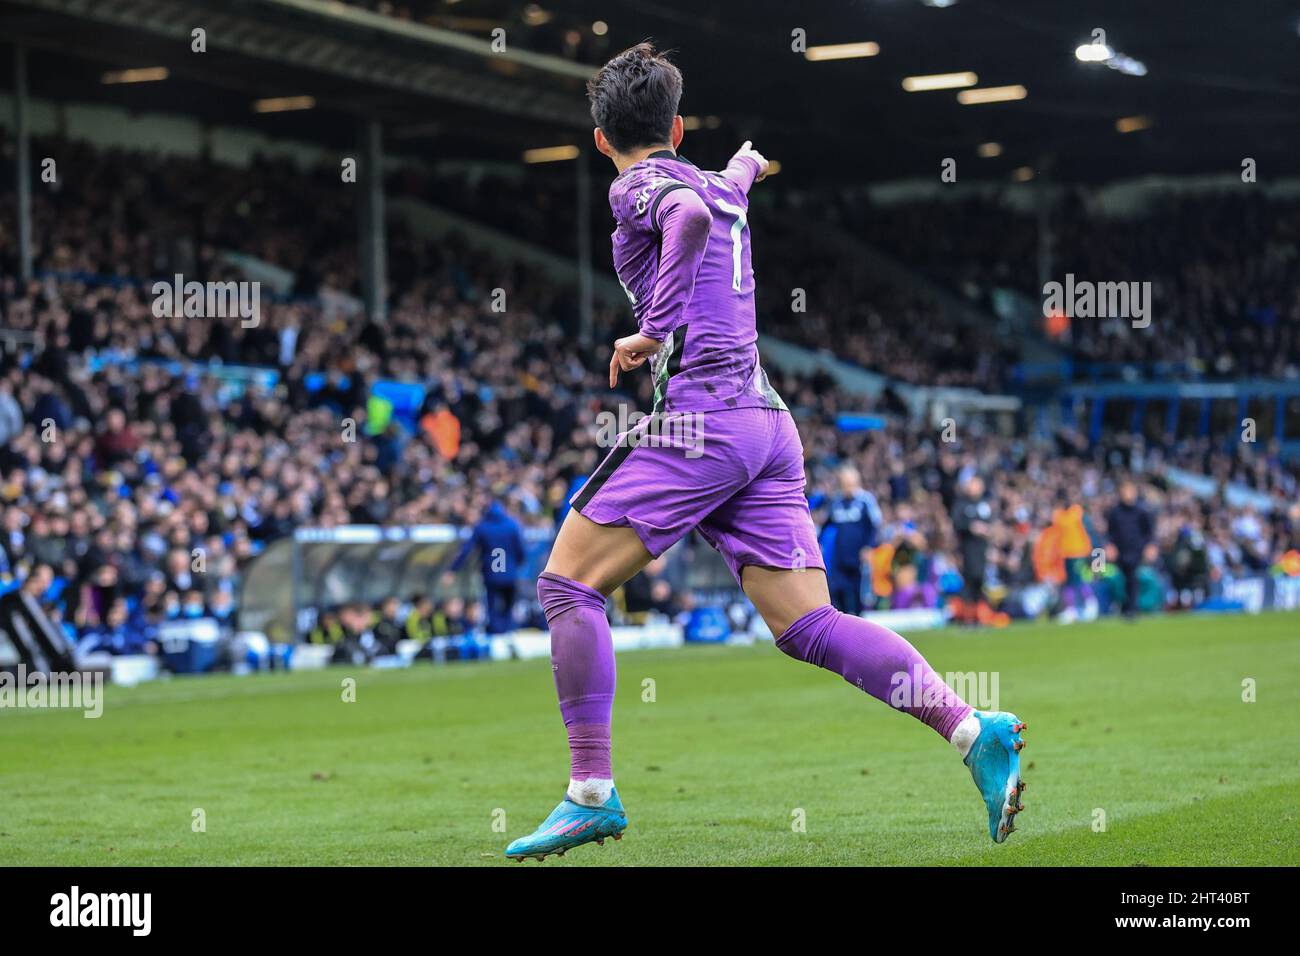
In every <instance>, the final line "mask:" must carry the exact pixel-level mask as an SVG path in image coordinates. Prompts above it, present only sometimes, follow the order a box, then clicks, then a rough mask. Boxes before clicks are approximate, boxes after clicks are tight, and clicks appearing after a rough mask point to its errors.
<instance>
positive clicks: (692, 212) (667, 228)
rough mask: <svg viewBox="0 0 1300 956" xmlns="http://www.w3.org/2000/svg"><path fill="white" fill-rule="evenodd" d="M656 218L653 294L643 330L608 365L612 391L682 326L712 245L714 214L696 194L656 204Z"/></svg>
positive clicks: (617, 348) (620, 345) (681, 192)
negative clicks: (657, 240)
mask: <svg viewBox="0 0 1300 956" xmlns="http://www.w3.org/2000/svg"><path fill="white" fill-rule="evenodd" d="M654 215H655V219H656V222H655V225H656V226H657V227H658V229H659V233H660V237H661V238H660V246H659V274H658V277H657V278H656V280H655V286H654V294H653V295H652V296H651V299H650V304H649V305H648V306H647V308H646V310H645V313H644V314H643V315H642V316H641V323H640V324H641V328H640V330H639V331H638V332H637V333H636V334H635V335H628V336H625V337H624V338H621V339H619V340H618V341H616V342H615V343H614V354H613V356H612V357H611V358H610V360H609V387H610V388H613V387H614V386H615V385H617V384H618V373H619V372H620V371H623V372H630V371H632V370H633V369H635V368H640V367H641V366H642V365H644V364H645V362H646V360H647V359H648V358H650V357H651V356H652V355H654V354H655V353H656V352H658V351H659V348H660V346H661V345H663V341H664V339H666V338H667V337H668V336H669V335H671V334H672V332H673V329H675V328H676V327H677V325H678V324H679V323H680V322H681V318H682V315H683V313H684V312H685V311H686V306H687V305H688V304H689V303H690V301H691V297H692V296H693V295H694V294H695V276H696V274H697V273H698V272H699V271H700V264H701V263H702V262H703V261H704V250H705V247H706V246H707V245H708V243H709V229H710V228H711V227H712V226H713V214H712V213H711V212H709V207H708V206H706V205H705V204H704V200H703V199H701V198H700V197H699V194H698V193H696V192H695V190H693V189H691V188H689V187H687V188H683V189H672V190H671V191H669V192H666V193H665V194H664V195H663V196H662V197H661V198H660V200H659V202H658V203H657V204H656V207H655V211H654Z"/></svg>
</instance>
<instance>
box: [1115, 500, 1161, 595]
mask: <svg viewBox="0 0 1300 956" xmlns="http://www.w3.org/2000/svg"><path fill="white" fill-rule="evenodd" d="M1106 527H1107V530H1108V532H1109V534H1110V543H1111V544H1113V545H1114V546H1115V551H1116V553H1117V557H1116V563H1117V564H1118V565H1119V569H1120V572H1121V573H1122V574H1123V575H1124V616H1125V617H1133V616H1135V615H1136V614H1137V596H1138V568H1139V567H1140V566H1141V564H1142V552H1143V551H1144V550H1145V549H1146V546H1147V543H1148V542H1149V541H1150V540H1151V535H1152V533H1153V531H1154V527H1153V523H1152V521H1151V514H1150V512H1148V511H1147V510H1146V508H1144V507H1142V503H1141V502H1140V501H1138V490H1137V485H1135V484H1134V483H1133V482H1132V481H1131V480H1128V479H1125V480H1124V481H1123V482H1122V483H1121V484H1120V486H1119V503H1118V504H1116V505H1115V507H1113V508H1111V509H1110V513H1109V514H1107V515H1106Z"/></svg>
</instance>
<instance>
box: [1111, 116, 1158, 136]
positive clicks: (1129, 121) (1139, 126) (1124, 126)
mask: <svg viewBox="0 0 1300 956" xmlns="http://www.w3.org/2000/svg"><path fill="white" fill-rule="evenodd" d="M1150 128H1151V117H1150V116H1121V117H1120V118H1119V119H1117V120H1115V129H1116V130H1118V131H1119V132H1121V133H1136V132H1138V131H1140V130H1144V129H1150Z"/></svg>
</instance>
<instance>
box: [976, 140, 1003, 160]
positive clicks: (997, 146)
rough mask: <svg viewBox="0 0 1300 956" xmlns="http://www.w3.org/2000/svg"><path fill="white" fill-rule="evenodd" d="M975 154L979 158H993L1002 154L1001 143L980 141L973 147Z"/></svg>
mask: <svg viewBox="0 0 1300 956" xmlns="http://www.w3.org/2000/svg"><path fill="white" fill-rule="evenodd" d="M975 154H976V155H977V156H979V158H980V159H993V158H994V157H996V156H1001V155H1002V144H1001V143H980V144H979V145H978V146H976V147H975Z"/></svg>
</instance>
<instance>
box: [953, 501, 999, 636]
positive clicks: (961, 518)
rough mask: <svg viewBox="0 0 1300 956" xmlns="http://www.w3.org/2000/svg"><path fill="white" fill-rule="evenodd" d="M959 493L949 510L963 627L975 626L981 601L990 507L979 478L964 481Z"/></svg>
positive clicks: (991, 516)
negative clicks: (958, 556) (958, 567)
mask: <svg viewBox="0 0 1300 956" xmlns="http://www.w3.org/2000/svg"><path fill="white" fill-rule="evenodd" d="M960 491H961V494H960V497H958V498H957V499H956V501H955V503H954V504H953V508H952V527H953V530H954V531H956V532H957V544H958V549H959V551H960V553H961V577H962V593H961V600H962V604H961V606H962V612H961V620H962V622H963V623H965V624H976V623H978V621H979V607H980V604H981V603H982V602H983V601H984V573H985V570H986V567H987V555H988V548H989V533H990V532H991V530H992V522H993V507H992V506H991V505H990V504H989V503H988V502H987V501H986V500H985V499H984V479H983V478H981V477H980V476H979V475H971V476H970V477H969V478H968V479H966V482H965V483H964V484H963V485H962V487H961V489H960Z"/></svg>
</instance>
